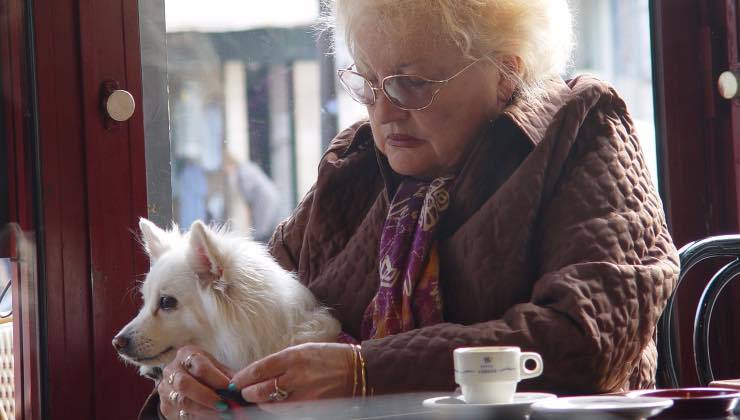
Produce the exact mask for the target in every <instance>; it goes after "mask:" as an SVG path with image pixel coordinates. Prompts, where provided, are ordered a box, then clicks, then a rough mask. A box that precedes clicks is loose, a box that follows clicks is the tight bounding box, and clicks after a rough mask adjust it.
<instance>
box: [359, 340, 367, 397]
mask: <svg viewBox="0 0 740 420" xmlns="http://www.w3.org/2000/svg"><path fill="white" fill-rule="evenodd" d="M361 349H362V348H361V347H360V346H357V355H358V356H360V373H361V375H362V398H365V397H366V396H367V378H366V376H365V359H364V358H363V357H362V351H361Z"/></svg>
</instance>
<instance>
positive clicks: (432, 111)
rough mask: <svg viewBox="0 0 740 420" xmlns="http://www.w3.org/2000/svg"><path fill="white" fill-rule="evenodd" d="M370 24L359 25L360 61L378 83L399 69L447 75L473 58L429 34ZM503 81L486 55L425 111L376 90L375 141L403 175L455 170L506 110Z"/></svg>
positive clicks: (424, 175) (372, 117)
mask: <svg viewBox="0 0 740 420" xmlns="http://www.w3.org/2000/svg"><path fill="white" fill-rule="evenodd" d="M370 25H372V24H371V23H368V25H364V27H360V28H358V29H359V31H358V32H357V33H358V34H362V35H358V36H357V41H356V46H357V49H356V51H358V53H357V55H358V57H356V58H357V62H356V66H357V70H358V72H359V73H360V74H362V75H363V76H365V77H366V78H367V79H368V80H369V81H370V82H371V83H372V84H373V85H374V86H375V87H379V86H380V81H381V80H382V79H383V78H384V77H386V76H390V75H394V74H415V75H419V76H423V77H426V78H428V79H433V80H443V79H447V78H449V77H450V76H452V75H454V74H455V73H457V72H458V71H460V70H461V69H462V68H463V67H465V66H466V65H468V64H470V63H471V62H472V60H471V59H469V58H465V57H464V56H463V55H462V53H461V52H460V51H459V49H458V48H456V47H455V46H453V45H450V44H447V43H443V42H437V43H435V42H430V41H427V40H426V39H425V38H424V37H423V34H418V35H416V36H410V37H404V38H403V40H402V42H399V40H398V39H391V38H390V37H389V36H388V35H385V34H383V33H380V32H382V31H372V26H370ZM365 28H367V30H366V29H365ZM371 34H372V35H371ZM500 82H501V78H500V74H499V72H498V71H497V70H496V67H495V66H494V65H493V64H492V63H491V62H490V61H489V60H480V61H478V63H476V64H474V65H473V66H472V67H470V68H469V69H467V70H466V71H464V72H463V73H462V74H460V75H459V76H457V77H455V78H454V79H452V80H451V81H450V82H449V83H447V84H446V85H445V86H444V87H443V88H442V90H440V92H439V94H438V95H437V97H436V98H435V100H434V102H433V103H432V105H430V106H429V107H428V108H426V109H423V110H421V111H406V110H403V109H400V108H398V107H396V106H395V105H393V104H392V103H391V102H390V101H389V100H388V98H387V97H386V96H385V94H383V93H382V92H380V91H378V92H376V95H375V103H374V104H373V105H368V106H367V110H368V114H369V117H370V125H371V127H372V131H373V137H374V140H375V145H376V146H377V148H378V149H379V150H380V151H381V152H382V153H383V154H384V155H385V156H386V157H387V158H388V162H389V163H390V165H391V167H392V168H393V170H394V171H395V172H397V173H399V174H401V175H406V176H413V177H418V178H426V179H430V178H434V177H437V176H440V175H445V174H450V173H454V172H455V171H457V170H458V169H459V166H460V165H461V164H462V160H463V159H464V156H465V152H466V150H467V148H468V146H469V145H470V143H471V141H472V140H473V138H474V136H475V135H476V133H477V132H478V131H479V130H480V129H481V127H482V126H483V124H485V123H486V122H488V121H491V120H493V119H495V118H496V117H497V116H498V115H499V113H500V112H501V108H502V106H501V105H500V104H503V103H505V101H504V100H501V99H503V98H501V99H500V98H499V97H498V96H500V92H499V89H498V85H499V83H500Z"/></svg>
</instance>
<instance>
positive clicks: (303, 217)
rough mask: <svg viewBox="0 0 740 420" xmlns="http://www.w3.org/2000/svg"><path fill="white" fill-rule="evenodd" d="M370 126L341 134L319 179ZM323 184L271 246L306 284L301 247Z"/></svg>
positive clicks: (278, 232)
mask: <svg viewBox="0 0 740 420" xmlns="http://www.w3.org/2000/svg"><path fill="white" fill-rule="evenodd" d="M366 125H367V122H366V121H364V120H363V121H358V122H356V123H355V124H353V125H351V126H350V127H348V128H346V129H344V130H343V131H341V132H340V133H339V134H337V136H336V137H335V138H334V139H333V140H332V141H331V143H330V144H329V148H328V149H327V150H326V152H325V153H324V155H323V157H322V158H321V161H320V162H319V167H318V173H319V178H321V176H322V174H323V173H324V172H325V171H326V170H327V169H329V168H330V167H332V166H334V165H336V164H337V161H338V160H340V158H341V157H342V155H343V154H344V153H345V152H346V151H347V150H348V148H349V147H350V145H351V143H352V141H353V140H354V137H355V135H356V133H357V132H358V130H359V129H360V128H361V127H363V126H366ZM319 182H321V179H319V180H317V182H316V183H314V185H313V186H312V187H311V189H310V190H309V191H308V192H307V193H306V195H305V196H304V197H303V199H302V200H301V202H300V203H299V204H298V207H296V209H295V210H294V211H293V213H292V214H291V215H290V217H288V218H287V219H286V220H284V221H283V222H282V223H280V224H279V225H278V226H277V228H275V232H274V233H273V235H272V238H271V239H270V241H269V242H268V244H267V248H268V250H269V252H270V254H272V256H273V257H274V258H275V259H276V260H277V262H278V263H279V264H280V266H281V267H283V269H285V270H288V271H294V272H298V274H299V275H298V277H299V279H300V280H301V281H302V282H304V283H305V282H306V279H305V278H303V276H301V275H300V269H301V268H302V267H301V264H300V258H301V248H302V247H303V245H304V237H305V234H306V229H307V228H308V226H309V224H310V223H311V222H312V221H311V218H312V213H313V208H314V198H315V196H316V191H317V188H318V187H319Z"/></svg>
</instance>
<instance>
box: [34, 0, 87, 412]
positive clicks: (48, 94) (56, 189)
mask: <svg viewBox="0 0 740 420" xmlns="http://www.w3.org/2000/svg"><path fill="white" fill-rule="evenodd" d="M76 10H77V4H76V2H75V1H74V0H57V1H54V2H45V1H38V0H36V1H34V24H35V25H34V34H35V40H36V60H37V63H36V72H37V86H38V106H39V108H38V113H39V115H38V120H39V125H40V139H39V142H40V160H41V181H42V191H41V200H42V202H43V214H42V217H43V222H44V227H45V229H44V232H43V233H44V236H43V238H39V240H41V241H43V246H44V249H45V250H46V255H45V261H44V266H45V272H44V276H45V283H46V290H47V302H46V314H47V316H46V319H45V324H46V328H47V343H48V344H47V354H48V358H47V371H46V374H47V375H48V386H47V390H48V395H47V396H46V397H47V404H48V413H49V416H55V413H56V416H60V417H61V416H63V415H64V414H63V413H76V415H77V416H79V418H92V416H93V396H94V393H93V392H94V382H93V370H92V366H91V364H90V360H92V359H93V352H92V348H91V337H90V332H89V331H90V327H91V324H92V317H91V316H90V293H91V290H90V281H89V272H90V271H89V256H88V249H89V242H88V238H87V236H88V235H87V224H88V221H87V214H86V208H85V202H86V197H85V188H84V186H85V176H86V175H85V169H84V156H85V143H84V122H85V120H84V118H83V113H82V112H81V109H80V103H81V100H82V98H81V92H82V89H81V82H80V73H81V63H80V62H79V61H78V59H79V54H80V49H79V45H78V42H77V36H76V34H78V33H79V31H78V29H77V13H76Z"/></svg>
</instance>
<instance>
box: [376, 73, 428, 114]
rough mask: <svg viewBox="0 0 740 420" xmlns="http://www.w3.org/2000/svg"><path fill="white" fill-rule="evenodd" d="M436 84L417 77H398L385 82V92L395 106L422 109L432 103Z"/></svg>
mask: <svg viewBox="0 0 740 420" xmlns="http://www.w3.org/2000/svg"><path fill="white" fill-rule="evenodd" d="M437 85H438V83H437V82H432V81H429V80H426V79H424V78H422V77H419V76H411V75H408V76H406V75H400V76H394V77H390V78H388V79H386V80H385V86H384V87H385V92H386V93H387V94H388V97H389V98H390V99H391V101H393V103H395V104H396V105H398V106H400V107H402V108H407V109H419V108H424V107H426V106H427V105H429V104H430V103H431V102H432V98H433V97H434V93H435V92H436V91H437V89H438V86H437Z"/></svg>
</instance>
